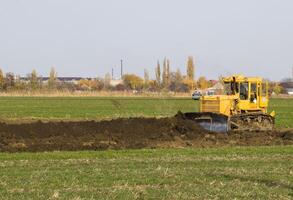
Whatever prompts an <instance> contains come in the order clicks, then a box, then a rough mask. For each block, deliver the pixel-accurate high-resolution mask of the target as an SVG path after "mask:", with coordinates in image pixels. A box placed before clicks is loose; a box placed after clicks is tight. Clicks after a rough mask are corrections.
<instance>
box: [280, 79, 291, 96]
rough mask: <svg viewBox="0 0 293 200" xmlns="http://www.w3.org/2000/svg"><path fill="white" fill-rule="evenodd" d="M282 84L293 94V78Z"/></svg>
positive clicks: (281, 84)
mask: <svg viewBox="0 0 293 200" xmlns="http://www.w3.org/2000/svg"><path fill="white" fill-rule="evenodd" d="M280 86H281V87H282V88H284V90H285V91H286V92H287V93H288V94H289V95H293V80H288V81H286V82H281V83H280Z"/></svg>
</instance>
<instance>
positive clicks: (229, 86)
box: [223, 76, 269, 113]
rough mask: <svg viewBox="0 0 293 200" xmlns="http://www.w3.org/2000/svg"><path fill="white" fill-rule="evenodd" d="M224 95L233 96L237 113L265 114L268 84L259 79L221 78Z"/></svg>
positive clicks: (242, 77) (241, 77)
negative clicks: (260, 112)
mask: <svg viewBox="0 0 293 200" xmlns="http://www.w3.org/2000/svg"><path fill="white" fill-rule="evenodd" d="M223 82H224V85H225V95H235V96H236V102H237V107H236V110H237V113H245V112H258V111H262V112H266V109H267V107H268V99H269V98H268V83H267V82H265V83H264V82H263V79H262V78H259V77H244V76H232V77H226V78H223Z"/></svg>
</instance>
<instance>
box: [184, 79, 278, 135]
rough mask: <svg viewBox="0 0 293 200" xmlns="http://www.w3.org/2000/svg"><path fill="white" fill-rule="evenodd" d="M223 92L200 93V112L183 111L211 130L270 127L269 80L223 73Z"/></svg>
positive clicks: (266, 128)
mask: <svg viewBox="0 0 293 200" xmlns="http://www.w3.org/2000/svg"><path fill="white" fill-rule="evenodd" d="M222 83H223V86H224V94H222V95H213V96H208V95H203V96H201V98H200V100H199V101H200V103H199V104H200V108H199V109H200V112H192V113H184V114H183V115H184V117H185V118H187V119H190V120H194V121H196V122H197V123H198V124H199V125H200V126H202V127H203V128H204V129H207V130H209V131H214V132H229V131H231V130H240V131H244V130H250V131H255V130H272V129H273V128H274V125H275V112H274V111H273V112H271V113H270V114H269V113H268V105H269V91H268V82H267V81H264V80H263V79H262V78H260V77H245V76H243V75H234V76H230V77H223V78H222Z"/></svg>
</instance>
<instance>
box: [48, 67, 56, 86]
mask: <svg viewBox="0 0 293 200" xmlns="http://www.w3.org/2000/svg"><path fill="white" fill-rule="evenodd" d="M56 84H57V72H56V71H55V69H54V67H52V68H51V71H50V77H49V81H48V86H49V89H55V88H56Z"/></svg>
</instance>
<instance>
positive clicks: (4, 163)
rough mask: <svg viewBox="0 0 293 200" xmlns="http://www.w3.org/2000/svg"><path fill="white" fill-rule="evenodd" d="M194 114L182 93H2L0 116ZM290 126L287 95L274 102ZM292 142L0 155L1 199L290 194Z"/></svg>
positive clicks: (292, 102)
mask: <svg viewBox="0 0 293 200" xmlns="http://www.w3.org/2000/svg"><path fill="white" fill-rule="evenodd" d="M178 110H181V111H183V112H192V111H198V102H196V101H193V100H190V99H184V98H178V99H176V98H169V99H159V98H97V97H42V98H40V97H1V98H0V118H2V119H10V120H18V119H63V120H93V119H94V120H100V119H111V118H117V117H138V116H145V117H163V116H173V115H175V114H176V112H177V111H178ZM270 110H275V111H276V112H277V118H276V123H277V127H282V128H285V127H290V128H293V99H272V100H271V103H270ZM292 155H293V146H275V147H248V148H237V147H236V148H219V149H196V148H193V149H192V148H190V149H157V150H125V151H104V152H88V151H84V152H52V153H15V154H10V153H0V199H292V198H293V192H292V191H293V167H292V166H293V156H292Z"/></svg>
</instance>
